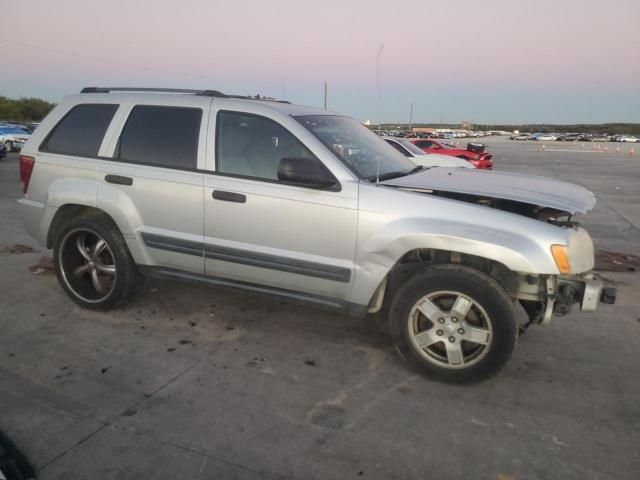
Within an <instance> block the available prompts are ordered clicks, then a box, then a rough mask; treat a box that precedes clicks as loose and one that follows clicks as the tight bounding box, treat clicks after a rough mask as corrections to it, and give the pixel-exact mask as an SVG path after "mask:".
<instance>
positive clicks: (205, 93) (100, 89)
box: [80, 87, 291, 103]
mask: <svg viewBox="0 0 640 480" xmlns="http://www.w3.org/2000/svg"><path fill="white" fill-rule="evenodd" d="M109 92H155V93H190V94H192V95H200V96H203V97H216V98H239V99H242V100H263V101H265V102H278V103H291V102H288V101H286V100H277V99H275V98H270V97H261V96H260V95H256V96H255V97H251V96H246V97H245V96H243V95H225V94H224V93H222V92H220V91H218V90H190V89H185V88H149V87H84V88H83V89H82V90H81V91H80V93H109Z"/></svg>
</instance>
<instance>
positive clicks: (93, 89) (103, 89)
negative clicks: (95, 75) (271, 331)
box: [80, 87, 226, 98]
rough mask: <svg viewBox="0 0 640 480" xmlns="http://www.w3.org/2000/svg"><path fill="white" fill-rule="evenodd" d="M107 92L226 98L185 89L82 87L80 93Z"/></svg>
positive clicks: (211, 91) (217, 94)
mask: <svg viewBox="0 0 640 480" xmlns="http://www.w3.org/2000/svg"><path fill="white" fill-rule="evenodd" d="M109 92H157V93H191V94H193V95H202V96H205V97H221V98H223V97H226V95H225V94H224V93H222V92H219V91H217V90H189V89H185V88H148V87H84V88H83V89H82V90H81V91H80V93H109Z"/></svg>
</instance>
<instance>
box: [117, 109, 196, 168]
mask: <svg viewBox="0 0 640 480" xmlns="http://www.w3.org/2000/svg"><path fill="white" fill-rule="evenodd" d="M201 120H202V110H201V109H199V108H181V107H160V106H147V105H138V106H136V107H134V108H133V110H131V114H130V115H129V119H128V120H127V123H126V124H125V126H124V128H123V129H122V134H121V135H120V142H119V153H118V156H119V158H120V160H122V161H124V162H133V163H144V164H148V165H156V166H159V167H170V168H178V169H195V168H196V167H197V156H198V136H199V135H200V121H201Z"/></svg>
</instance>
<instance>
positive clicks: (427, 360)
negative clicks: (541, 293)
mask: <svg viewBox="0 0 640 480" xmlns="http://www.w3.org/2000/svg"><path fill="white" fill-rule="evenodd" d="M389 323H390V331H391V334H392V336H393V338H394V341H395V344H396V346H397V347H398V349H399V350H400V352H401V353H402V355H403V357H404V358H406V359H408V360H409V361H410V362H411V363H412V364H413V365H415V366H417V367H418V368H419V369H420V370H421V371H422V372H424V373H426V374H428V375H429V376H432V377H435V378H438V379H440V380H443V381H446V382H454V383H468V382H476V381H480V380H483V379H486V378H488V377H490V376H492V375H495V374H496V373H497V372H498V371H499V370H500V369H501V368H502V367H503V366H504V365H505V364H506V363H507V361H508V360H509V358H510V357H511V354H512V352H513V349H514V348H515V345H516V339H517V336H518V328H517V324H516V321H515V310H514V303H513V301H512V300H511V298H510V297H509V295H508V294H507V293H506V292H505V290H504V289H503V288H502V287H501V286H500V285H499V284H498V283H497V282H496V281H495V280H494V279H492V278H491V277H489V276H488V275H486V274H484V273H482V272H480V271H477V270H474V269H472V268H468V267H464V266H460V265H436V266H432V267H429V268H427V269H425V270H424V271H422V272H420V273H418V274H416V275H414V276H413V277H411V278H410V279H409V280H408V281H407V283H406V284H405V285H404V286H402V287H401V288H400V289H399V291H398V293H397V294H396V296H395V298H394V300H393V303H392V305H391V312H390V318H389Z"/></svg>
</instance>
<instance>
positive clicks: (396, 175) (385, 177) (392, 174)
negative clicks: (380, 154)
mask: <svg viewBox="0 0 640 480" xmlns="http://www.w3.org/2000/svg"><path fill="white" fill-rule="evenodd" d="M426 168H427V167H425V166H424V165H418V166H416V167H414V168H412V169H411V170H409V171H406V172H387V173H383V174H381V175H380V176H379V177H378V179H379V180H380V181H381V182H382V181H384V180H391V179H392V178H399V177H406V176H407V175H411V174H412V173H418V172H421V171H422V170H425V169H426ZM367 180H369V181H370V182H373V181H375V180H376V176H371V177H368V178H367Z"/></svg>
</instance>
